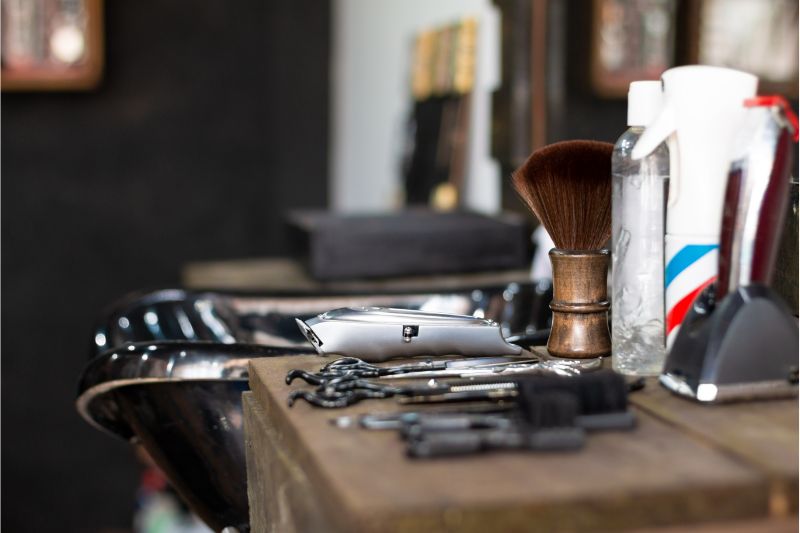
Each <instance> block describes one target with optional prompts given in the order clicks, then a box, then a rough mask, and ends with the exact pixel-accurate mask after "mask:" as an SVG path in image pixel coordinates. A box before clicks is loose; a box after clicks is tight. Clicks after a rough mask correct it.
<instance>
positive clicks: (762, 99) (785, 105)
mask: <svg viewBox="0 0 800 533" xmlns="http://www.w3.org/2000/svg"><path fill="white" fill-rule="evenodd" d="M744 106H745V107H762V106H763V107H773V106H777V107H780V108H781V111H782V112H783V116H785V117H786V120H787V121H789V125H791V127H792V129H793V130H794V142H797V141H798V138H800V125H798V122H797V115H795V114H794V111H793V110H792V106H790V105H789V101H788V100H787V99H786V98H784V97H783V96H781V95H779V94H772V95H766V96H755V97H753V98H748V99H747V100H745V101H744Z"/></svg>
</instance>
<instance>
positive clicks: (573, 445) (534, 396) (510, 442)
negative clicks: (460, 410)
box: [404, 374, 636, 458]
mask: <svg viewBox="0 0 800 533" xmlns="http://www.w3.org/2000/svg"><path fill="white" fill-rule="evenodd" d="M611 376H612V375H611V374H608V375H606V376H603V378H602V379H601V380H597V379H594V380H593V382H592V383H586V384H584V385H582V386H581V387H579V388H573V387H562V386H555V384H554V383H550V384H549V386H548V385H544V386H543V384H538V385H537V386H535V387H534V386H531V384H532V383H533V382H530V383H528V384H520V388H519V390H520V397H519V398H518V401H517V409H516V410H515V416H511V417H507V418H504V417H502V416H497V415H495V417H494V418H490V417H487V415H484V419H483V420H481V421H480V422H479V423H478V424H476V425H475V426H473V427H458V426H459V424H462V425H463V421H459V420H458V419H457V418H453V419H448V418H444V419H442V420H438V421H435V420H434V421H429V422H428V423H427V424H426V425H422V424H411V425H409V426H408V427H405V428H404V435H405V437H406V438H407V440H408V453H409V455H410V456H411V457H416V458H431V457H440V456H451V455H462V454H467V453H477V452H481V451H486V450H493V449H525V450H534V451H563V450H576V449H579V448H580V447H582V446H583V443H584V440H585V433H586V431H595V430H604V429H609V430H612V429H613V430H629V429H632V428H633V427H635V425H636V419H635V417H634V415H633V413H632V412H630V411H628V410H627V392H626V390H625V387H624V381H622V380H621V379H615V378H612V377H611ZM562 381H563V380H562ZM550 387H552V388H550ZM598 392H600V393H601V394H599V395H598V394H597V393H598ZM500 421H502V422H500ZM467 422H471V420H470V419H467Z"/></svg>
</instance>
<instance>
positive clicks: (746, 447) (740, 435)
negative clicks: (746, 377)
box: [631, 379, 799, 516]
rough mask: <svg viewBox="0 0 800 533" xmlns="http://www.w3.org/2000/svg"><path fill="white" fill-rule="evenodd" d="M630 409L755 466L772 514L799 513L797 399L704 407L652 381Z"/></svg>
mask: <svg viewBox="0 0 800 533" xmlns="http://www.w3.org/2000/svg"><path fill="white" fill-rule="evenodd" d="M647 391H648V392H647V394H642V395H639V394H634V395H631V401H632V402H633V403H634V405H636V406H638V407H639V408H641V409H642V410H644V411H646V412H648V413H649V414H651V415H653V416H655V417H657V418H659V419H661V420H663V421H665V422H667V423H669V424H672V425H674V426H675V427H676V428H678V429H680V430H681V431H682V432H684V433H686V434H687V435H692V436H694V437H695V438H698V439H702V440H704V441H705V442H708V443H711V444H712V445H713V446H715V447H717V448H718V449H719V450H722V451H723V452H725V453H728V454H730V455H731V456H734V457H736V458H738V459H739V460H741V461H742V462H745V463H747V464H749V465H752V466H754V467H756V468H758V469H759V470H760V471H761V472H762V473H763V474H764V475H765V476H766V477H767V479H769V482H770V500H769V501H770V511H771V513H772V514H774V515H776V516H782V515H786V514H787V513H797V499H798V491H797V486H798V474H797V473H798V467H799V465H798V403H797V399H796V398H795V399H788V400H773V401H762V402H741V403H730V404H720V405H703V404H698V403H695V402H691V401H687V400H685V399H683V398H679V397H677V396H675V395H673V394H671V393H670V392H669V391H667V390H666V389H664V388H663V387H661V386H659V385H658V383H657V382H656V380H655V379H652V380H650V382H649V383H648V385H647Z"/></svg>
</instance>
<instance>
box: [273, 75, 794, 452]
mask: <svg viewBox="0 0 800 533" xmlns="http://www.w3.org/2000/svg"><path fill="white" fill-rule="evenodd" d="M756 84H757V79H756V78H755V77H754V76H751V75H750V74H746V73H743V72H738V71H734V70H730V69H722V68H716V67H680V68H675V69H671V70H668V71H666V72H665V73H664V74H663V77H662V81H661V82H635V83H633V84H632V85H631V90H630V93H629V114H628V123H629V126H630V129H629V130H628V131H627V132H625V133H624V134H623V135H622V137H620V139H619V141H618V142H617V144H616V145H611V144H608V143H603V142H596V141H583V140H579V141H565V142H559V143H556V144H552V145H550V146H546V147H544V148H541V149H539V150H537V151H535V152H534V153H533V154H532V155H531V156H530V158H529V159H528V160H527V161H526V162H525V163H524V164H523V165H522V166H521V167H520V168H519V169H518V170H517V171H516V172H515V173H514V175H513V183H514V187H515V188H516V190H517V192H518V193H519V195H520V197H521V198H522V199H523V200H524V202H525V203H526V204H527V206H528V207H529V208H530V210H531V211H532V212H533V214H534V215H535V216H536V218H537V219H538V220H539V222H540V223H541V227H542V228H544V230H546V232H547V234H548V235H549V237H550V238H552V242H553V244H554V245H555V247H554V248H553V249H552V250H550V253H549V255H550V261H551V263H552V279H553V282H552V288H553V290H552V302H551V303H550V309H551V310H552V314H553V318H552V327H551V328H550V330H548V331H545V332H542V331H539V332H537V337H536V338H533V337H530V336H527V337H526V336H521V337H513V338H512V337H506V336H504V335H503V332H502V331H501V329H500V327H499V326H498V325H497V324H496V323H495V322H493V321H491V320H486V319H484V318H482V316H463V315H452V314H442V313H431V312H425V311H412V310H407V309H392V308H378V307H361V308H341V309H334V310H332V311H328V312H326V313H323V314H321V315H319V316H317V317H315V318H311V319H307V320H300V319H298V320H297V325H298V326H299V328H300V330H301V332H302V333H303V335H304V336H305V337H306V338H307V339H308V341H309V342H310V343H311V344H312V345H313V346H314V348H315V349H316V351H317V352H318V353H319V354H320V355H322V356H328V355H338V356H343V357H341V358H339V359H335V360H333V361H331V362H329V363H328V364H326V365H324V366H323V367H322V368H321V369H320V370H319V371H318V372H307V371H303V370H292V371H290V372H289V374H288V375H287V376H286V382H287V384H291V383H293V382H295V381H296V380H302V381H304V382H305V383H306V384H307V385H310V386H311V387H310V388H309V387H304V388H296V389H294V390H292V391H291V393H290V394H289V398H288V402H289V405H293V404H295V403H296V402H297V401H298V400H304V401H305V402H307V403H309V404H311V405H313V406H316V407H322V408H340V407H347V406H351V405H354V404H356V403H359V402H361V401H363V400H370V399H388V398H392V399H393V401H395V402H397V403H398V404H401V405H403V406H405V407H406V409H408V408H409V407H408V406H411V405H413V406H415V408H414V410H404V411H399V412H390V413H371V414H362V415H360V416H350V415H348V416H343V417H339V418H336V419H334V420H332V423H333V424H334V425H336V426H338V427H343V428H346V427H361V428H364V429H394V430H397V431H399V432H400V434H401V435H402V436H403V437H404V438H405V439H406V441H407V443H408V447H407V451H408V455H409V456H410V457H415V458H431V457H439V456H450V455H459V454H467V453H477V452H482V451H487V450H496V449H499V450H509V449H511V450H533V451H556V450H577V449H579V448H581V446H582V445H583V443H584V441H585V438H586V437H585V435H586V433H587V432H591V431H597V430H629V429H632V428H634V427H635V417H634V415H633V413H632V412H631V411H629V410H628V406H627V395H628V392H630V390H635V389H638V388H641V387H643V386H644V381H643V379H644V378H643V377H642V376H647V375H658V374H660V382H661V384H662V385H664V386H665V387H666V388H668V389H669V390H671V391H672V392H674V393H676V394H678V395H682V396H685V397H689V398H692V399H695V400H699V401H701V402H716V401H722V400H731V399H739V400H741V399H750V398H756V397H773V396H781V395H786V394H794V393H796V391H797V357H798V354H797V342H798V325H797V318H796V317H795V316H792V314H791V312H790V311H789V310H788V308H787V307H786V305H785V304H784V303H783V301H781V299H780V298H779V297H778V296H777V295H776V294H775V293H774V292H773V291H772V290H771V289H770V288H769V283H770V280H771V276H772V272H773V270H774V265H775V260H776V255H777V249H778V243H779V241H780V228H781V225H782V221H783V219H784V216H785V213H786V208H787V198H788V187H789V170H790V165H791V143H792V140H794V141H796V140H797V133H798V127H797V118H796V117H795V115H794V113H793V112H792V110H791V109H790V108H789V106H788V104H787V103H786V101H785V100H783V99H782V98H780V97H756V96H755V90H756ZM540 231H541V230H540ZM609 241H610V245H611V250H608V249H606V248H605V247H606V246H607V245H608V244H609ZM609 261H611V266H612V275H611V279H610V287H611V294H612V301H611V302H610V301H609V298H608V292H607V287H608V286H609V280H608V273H609V272H608V271H609ZM665 287H666V288H665ZM610 309H611V310H612V317H611V318H612V320H611V326H612V328H611V331H609V316H608V314H609V310H610ZM545 340H546V351H545V350H541V349H540V350H533V351H528V350H526V348H528V347H530V346H532V345H536V344H544V342H545ZM608 355H613V358H612V359H613V363H612V365H613V368H614V370H615V371H616V372H615V371H612V370H610V369H602V368H601V367H602V366H604V365H603V363H602V358H603V357H604V356H608ZM454 356H458V357H454ZM411 357H417V358H421V357H423V358H424V359H418V360H417V361H416V362H403V363H402V364H382V363H385V362H386V361H389V360H390V359H395V358H411ZM443 357H447V358H443ZM622 374H627V375H629V376H632V377H631V378H628V379H634V378H638V380H636V381H631V382H630V383H626V381H625V379H624V378H623V377H622ZM431 406H435V407H431Z"/></svg>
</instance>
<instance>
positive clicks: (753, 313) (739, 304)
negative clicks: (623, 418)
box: [660, 96, 798, 402]
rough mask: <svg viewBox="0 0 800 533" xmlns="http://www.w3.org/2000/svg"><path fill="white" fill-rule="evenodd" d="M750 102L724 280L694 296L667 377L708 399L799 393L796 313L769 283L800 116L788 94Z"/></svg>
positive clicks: (735, 170)
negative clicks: (787, 97) (784, 96)
mask: <svg viewBox="0 0 800 533" xmlns="http://www.w3.org/2000/svg"><path fill="white" fill-rule="evenodd" d="M745 106H746V107H748V108H749V109H748V122H747V124H746V127H745V128H743V136H742V139H741V141H740V143H741V144H740V146H739V147H737V150H736V151H735V153H736V154H739V155H738V156H737V159H736V160H735V161H734V163H733V164H732V166H731V170H730V174H729V178H728V185H727V190H726V193H725V205H724V210H723V220H722V232H721V235H720V250H719V257H720V260H719V271H718V277H717V281H716V282H715V283H714V284H712V285H710V286H709V287H707V288H706V289H705V290H704V291H703V292H702V293H700V295H699V296H698V297H697V299H695V301H694V303H693V304H692V307H691V309H690V310H689V312H688V313H687V315H686V317H685V318H684V320H683V323H682V324H681V329H680V331H679V332H678V335H677V337H676V338H675V342H674V344H673V345H672V348H671V350H670V352H669V355H668V356H667V360H666V363H665V366H664V371H663V373H662V375H661V378H660V381H661V384H662V385H664V386H665V387H666V388H668V389H669V390H671V391H672V392H674V393H676V394H679V395H681V396H685V397H689V398H692V399H694V400H697V401H700V402H724V401H729V400H746V399H756V398H771V397H782V396H791V395H795V394H797V381H798V380H797V374H798V321H797V317H795V316H793V315H792V313H791V311H790V310H789V308H788V306H787V305H786V304H785V303H784V301H783V300H782V299H781V298H780V297H779V296H778V295H777V294H776V293H775V292H774V291H773V290H772V289H770V282H771V280H772V273H773V270H774V266H775V259H776V256H777V252H778V244H779V242H780V237H781V227H782V223H783V218H784V216H785V213H786V211H787V202H788V197H789V185H790V169H791V164H792V150H791V148H792V142H797V139H798V124H797V117H796V116H795V115H794V113H793V112H792V110H791V108H790V107H789V104H788V103H787V102H786V100H785V99H783V98H782V97H776V96H770V97H757V98H753V99H749V100H747V101H745Z"/></svg>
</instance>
